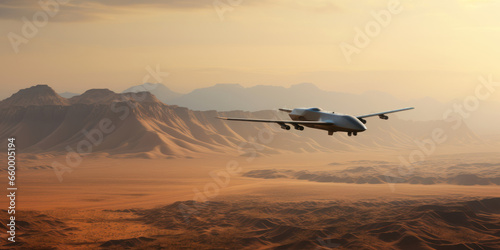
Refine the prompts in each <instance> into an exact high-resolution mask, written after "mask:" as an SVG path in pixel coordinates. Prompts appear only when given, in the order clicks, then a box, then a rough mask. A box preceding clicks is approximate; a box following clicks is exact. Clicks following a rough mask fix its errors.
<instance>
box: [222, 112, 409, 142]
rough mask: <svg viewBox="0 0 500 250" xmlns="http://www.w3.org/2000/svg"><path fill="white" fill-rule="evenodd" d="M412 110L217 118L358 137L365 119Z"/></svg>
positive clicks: (385, 118)
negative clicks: (278, 117) (270, 117)
mask: <svg viewBox="0 0 500 250" xmlns="http://www.w3.org/2000/svg"><path fill="white" fill-rule="evenodd" d="M410 109H413V108H403V109H396V110H390V111H386V112H380V113H374V114H368V115H360V116H352V115H345V114H337V113H334V112H329V111H323V110H321V109H320V108H296V109H293V110H291V109H284V108H282V109H279V110H280V111H283V112H287V113H288V115H289V116H290V118H291V119H292V120H289V121H287V120H264V119H247V118H228V117H217V118H219V119H223V120H228V121H246V122H267V123H277V124H279V125H280V126H281V128H282V129H286V130H290V125H292V126H293V127H294V128H295V129H297V130H304V127H309V128H315V129H322V130H326V131H328V135H333V133H334V132H338V131H340V132H347V135H349V136H351V135H354V136H356V135H358V132H363V131H365V130H366V126H365V124H366V120H365V118H368V117H374V116H378V117H379V118H380V119H383V120H387V119H389V117H388V116H387V114H391V113H396V112H401V111H405V110H410Z"/></svg>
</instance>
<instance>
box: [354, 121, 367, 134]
mask: <svg viewBox="0 0 500 250" xmlns="http://www.w3.org/2000/svg"><path fill="white" fill-rule="evenodd" d="M356 129H358V130H359V132H363V131H365V130H366V126H365V124H363V123H361V122H359V123H358V124H356Z"/></svg>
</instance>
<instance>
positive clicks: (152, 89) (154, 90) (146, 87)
mask: <svg viewBox="0 0 500 250" xmlns="http://www.w3.org/2000/svg"><path fill="white" fill-rule="evenodd" d="M146 91H147V92H149V93H151V94H153V95H154V96H155V97H156V98H157V99H158V100H160V101H161V102H163V103H166V104H173V102H174V101H173V100H175V99H176V98H178V97H180V96H182V94H180V93H177V92H174V91H172V90H170V89H169V88H168V87H167V86H165V85H164V84H162V83H144V84H141V85H136V86H132V87H130V88H128V89H126V90H124V91H122V93H139V92H146ZM156 98H155V100H156Z"/></svg>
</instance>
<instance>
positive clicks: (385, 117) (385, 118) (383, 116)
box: [378, 115, 389, 120]
mask: <svg viewBox="0 0 500 250" xmlns="http://www.w3.org/2000/svg"><path fill="white" fill-rule="evenodd" d="M378 117H380V119H382V120H389V116H386V115H379V116H378Z"/></svg>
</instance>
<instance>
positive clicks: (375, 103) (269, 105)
mask: <svg viewBox="0 0 500 250" xmlns="http://www.w3.org/2000/svg"><path fill="white" fill-rule="evenodd" d="M138 91H149V92H151V93H152V94H154V95H155V96H156V97H157V98H158V99H159V100H160V101H162V102H163V103H165V104H169V105H179V106H182V107H187V108H189V109H193V110H201V111H205V110H218V111H230V110H244V111H259V110H271V109H272V110H275V109H278V108H282V107H286V108H294V107H321V108H323V109H325V110H331V111H334V112H339V113H347V114H353V115H361V114H366V113H372V112H380V111H384V110H391V109H395V108H403V107H415V108H416V109H415V110H413V111H412V112H403V113H399V114H396V116H398V117H400V118H403V119H408V120H416V121H429V120H440V119H443V116H444V115H445V114H446V113H447V111H449V110H453V111H454V110H455V106H456V105H461V106H464V105H466V104H465V102H466V100H467V98H468V97H465V96H464V97H463V98H462V99H460V98H458V99H456V100H454V101H452V102H447V103H444V102H440V101H437V100H435V99H433V98H430V97H425V98H421V99H413V100H401V99H400V98H397V97H394V96H392V95H390V94H387V93H384V92H378V91H367V92H362V93H360V94H352V93H343V92H335V91H325V90H322V89H320V88H318V87H316V86H315V85H314V84H311V83H302V84H296V85H292V86H290V87H288V88H286V87H281V86H268V85H258V86H254V87H248V88H247V87H243V86H241V85H239V84H216V85H214V86H211V87H207V88H199V89H195V90H193V91H192V92H190V93H187V94H180V93H176V92H174V91H172V90H170V89H169V88H167V87H166V86H164V85H163V84H159V83H158V84H150V83H146V84H143V85H137V86H134V87H131V88H129V89H127V90H125V91H124V92H138ZM409 91H411V90H409ZM490 99H491V100H484V101H481V103H480V105H479V107H478V108H477V109H475V110H472V111H471V112H469V111H467V113H470V116H468V117H465V116H464V119H465V120H466V122H467V124H468V125H469V126H470V127H471V129H473V130H474V131H475V132H476V133H478V134H497V133H498V132H499V130H498V128H499V127H500V119H499V117H498V115H497V113H498V110H500V102H496V101H493V99H494V98H490Z"/></svg>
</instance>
